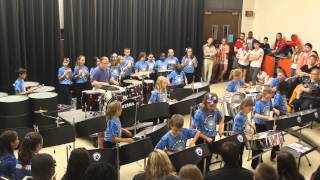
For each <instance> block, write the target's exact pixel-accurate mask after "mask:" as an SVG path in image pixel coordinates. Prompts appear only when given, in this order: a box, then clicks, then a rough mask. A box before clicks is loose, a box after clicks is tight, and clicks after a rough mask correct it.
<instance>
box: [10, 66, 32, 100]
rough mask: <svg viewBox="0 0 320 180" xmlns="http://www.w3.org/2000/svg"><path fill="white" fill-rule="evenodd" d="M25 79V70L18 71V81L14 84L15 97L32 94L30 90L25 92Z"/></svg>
mask: <svg viewBox="0 0 320 180" xmlns="http://www.w3.org/2000/svg"><path fill="white" fill-rule="evenodd" d="M26 78H27V70H26V69H23V68H19V69H18V79H17V80H16V81H15V82H14V92H15V93H16V94H17V95H26V94H29V93H32V90H27V88H30V87H26V85H25V83H24V80H25V79H26Z"/></svg>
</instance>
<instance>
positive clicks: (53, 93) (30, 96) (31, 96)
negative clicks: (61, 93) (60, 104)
mask: <svg viewBox="0 0 320 180" xmlns="http://www.w3.org/2000/svg"><path fill="white" fill-rule="evenodd" d="M39 94H52V95H55V96H50V97H46V98H39V97H33V96H36V95H39ZM57 96H58V94H57V93H55V92H35V93H31V94H29V95H28V97H29V98H30V99H49V98H54V97H57Z"/></svg>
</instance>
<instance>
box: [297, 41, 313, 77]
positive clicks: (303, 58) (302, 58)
mask: <svg viewBox="0 0 320 180" xmlns="http://www.w3.org/2000/svg"><path fill="white" fill-rule="evenodd" d="M311 54H312V44H311V43H306V44H305V45H304V46H303V49H302V52H301V53H300V55H299V58H298V62H297V71H298V70H299V69H300V68H301V67H302V66H303V65H306V64H307V61H308V58H309V56H311Z"/></svg>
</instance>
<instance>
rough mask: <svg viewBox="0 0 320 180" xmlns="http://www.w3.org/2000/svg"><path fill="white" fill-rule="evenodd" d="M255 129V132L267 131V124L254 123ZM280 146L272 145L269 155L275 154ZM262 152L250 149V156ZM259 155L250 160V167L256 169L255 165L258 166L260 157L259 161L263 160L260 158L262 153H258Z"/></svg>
mask: <svg viewBox="0 0 320 180" xmlns="http://www.w3.org/2000/svg"><path fill="white" fill-rule="evenodd" d="M256 129H257V133H260V132H265V131H267V130H268V129H267V126H266V125H265V124H256ZM279 149H280V147H279V146H273V147H272V150H271V157H274V156H275V153H276V151H279ZM260 153H262V150H252V157H254V156H256V155H258V154H260ZM260 156H261V157H260V158H259V157H257V158H255V159H253V160H252V161H251V167H252V169H256V167H257V166H258V164H259V163H260V159H261V162H263V159H262V154H261V155H260Z"/></svg>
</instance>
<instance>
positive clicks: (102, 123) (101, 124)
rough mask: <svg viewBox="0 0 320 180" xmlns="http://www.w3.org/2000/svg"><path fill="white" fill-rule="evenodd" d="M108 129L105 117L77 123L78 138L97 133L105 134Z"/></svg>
mask: <svg viewBox="0 0 320 180" xmlns="http://www.w3.org/2000/svg"><path fill="white" fill-rule="evenodd" d="M106 128H107V123H106V119H105V117H104V116H101V117H97V118H92V119H88V120H85V121H81V122H78V123H75V129H76V134H77V137H85V136H89V135H92V134H95V133H99V132H103V131H105V130H106Z"/></svg>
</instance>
